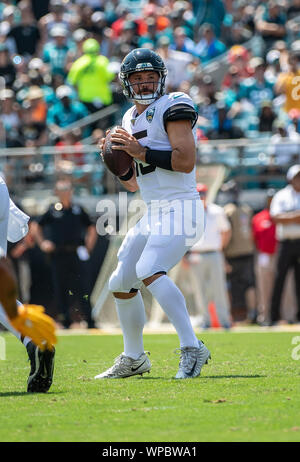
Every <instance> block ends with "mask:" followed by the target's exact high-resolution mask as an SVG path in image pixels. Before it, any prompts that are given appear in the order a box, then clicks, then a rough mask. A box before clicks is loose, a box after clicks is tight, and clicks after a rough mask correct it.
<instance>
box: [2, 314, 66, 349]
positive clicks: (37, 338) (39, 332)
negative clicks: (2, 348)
mask: <svg viewBox="0 0 300 462" xmlns="http://www.w3.org/2000/svg"><path fill="white" fill-rule="evenodd" d="M44 311H45V309H44V307H43V306H40V305H23V306H18V315H17V316H16V317H15V318H13V319H11V320H10V322H11V324H12V326H13V327H14V328H15V329H16V330H17V331H18V332H20V334H21V335H23V336H24V337H30V338H31V340H32V341H33V343H35V344H36V345H37V346H38V347H39V348H40V349H41V350H45V349H48V350H51V349H52V346H53V345H54V344H55V343H56V342H57V339H56V335H55V323H54V321H53V319H52V318H50V316H48V315H47V314H45V313H44Z"/></svg>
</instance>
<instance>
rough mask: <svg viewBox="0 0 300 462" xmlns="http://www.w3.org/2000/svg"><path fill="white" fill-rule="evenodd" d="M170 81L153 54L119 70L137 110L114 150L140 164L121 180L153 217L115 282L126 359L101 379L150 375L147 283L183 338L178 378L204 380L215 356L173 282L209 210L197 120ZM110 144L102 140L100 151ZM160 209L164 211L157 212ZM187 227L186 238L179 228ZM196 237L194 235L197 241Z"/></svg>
mask: <svg viewBox="0 0 300 462" xmlns="http://www.w3.org/2000/svg"><path fill="white" fill-rule="evenodd" d="M166 75H167V69H166V66H165V64H164V62H163V60H162V59H161V57H160V56H159V55H158V54H157V53H155V52H154V51H152V50H149V49H146V48H138V49H135V50H133V51H131V52H130V53H129V54H128V55H127V56H126V57H125V58H124V60H123V62H122V64H121V68H120V75H119V77H120V81H121V83H122V86H123V92H124V94H125V95H126V96H127V98H129V99H130V100H132V101H133V103H134V104H133V106H132V107H131V108H130V109H129V110H128V111H127V112H126V113H125V115H124V117H123V121H122V128H119V129H117V130H116V131H115V133H114V134H112V135H111V140H112V142H113V146H112V147H113V149H122V150H124V151H126V152H127V153H128V154H129V155H130V156H131V157H132V158H133V162H132V166H131V167H130V168H129V170H128V172H127V173H126V174H125V175H124V176H122V177H120V178H119V179H120V181H121V182H122V184H123V185H124V186H125V188H127V189H128V190H129V191H132V192H134V191H137V190H138V189H139V190H140V194H141V197H142V199H143V200H144V202H145V203H146V205H147V212H146V213H145V215H144V216H143V217H142V218H141V220H140V221H139V222H138V223H137V224H136V225H135V226H134V227H133V228H131V229H130V230H129V231H128V233H127V235H126V236H125V239H124V241H123V243H122V245H121V247H120V249H119V252H118V264H117V268H116V269H115V271H114V272H113V273H112V275H111V277H110V280H109V289H110V290H111V292H112V293H113V295H114V298H115V303H116V309H117V313H118V317H119V320H120V324H121V328H122V332H123V338H124V352H123V353H122V354H121V355H120V356H118V357H117V358H116V360H115V362H114V364H113V366H112V367H111V368H109V369H108V370H106V371H105V372H103V373H101V374H99V375H97V376H96V377H95V378H97V379H104V378H122V377H129V376H132V375H137V374H143V373H145V372H149V371H150V368H151V363H150V360H149V358H148V356H147V355H146V353H145V351H144V346H143V328H144V324H145V307H144V303H143V299H142V296H141V293H140V291H139V289H140V288H141V286H142V284H144V285H145V286H146V287H147V289H148V290H149V291H150V293H151V294H152V296H153V297H154V298H155V299H156V300H157V301H158V303H159V304H160V306H161V307H162V308H163V310H164V311H165V313H166V315H167V316H168V318H169V320H170V322H171V323H172V324H173V326H174V328H175V329H176V332H177V334H178V337H179V341H180V362H179V369H178V371H177V374H176V378H177V379H186V378H193V377H197V376H199V375H200V372H201V369H202V366H203V365H204V364H205V363H207V361H208V359H209V358H210V352H209V350H208V349H207V348H206V346H205V345H204V344H203V342H201V341H200V340H198V339H197V337H196V335H195V333H194V331H193V328H192V325H191V322H190V318H189V314H188V310H187V307H186V303H185V299H184V297H183V294H182V293H181V291H180V290H179V289H178V287H177V286H176V285H175V284H174V282H173V281H172V280H171V279H170V278H169V277H168V275H167V273H168V271H169V270H170V269H171V268H172V267H173V266H175V265H176V264H177V263H178V262H179V261H180V260H181V258H182V257H183V256H184V254H185V253H186V252H187V250H188V249H189V248H190V246H191V245H193V244H194V243H195V242H197V240H199V238H200V237H201V235H202V233H203V230H204V210H203V205H202V203H201V201H200V198H199V194H198V193H197V190H196V175H195V157H196V149H195V131H194V125H195V123H196V120H197V113H196V111H195V109H194V106H193V102H192V100H191V98H190V97H189V96H188V95H186V94H184V93H180V92H178V93H170V94H165V79H166ZM104 142H105V138H102V139H101V140H100V145H99V146H100V149H103V146H104ZM114 143H115V144H114ZM158 203H160V204H162V203H163V204H164V205H163V206H159V207H158V206H157V204H158ZM173 203H176V204H179V207H178V210H179V211H180V213H178V210H177V212H176V210H174V209H173V208H172V207H170V204H173ZM187 205H188V206H187ZM166 223H168V224H169V226H165V224H166ZM182 223H183V224H184V226H183V227H182V226H181V228H180V229H181V232H180V233H179V232H178V229H179V228H178V225H181V224H182ZM166 229H168V232H165V231H166ZM189 230H194V234H192V235H191V234H190V232H189Z"/></svg>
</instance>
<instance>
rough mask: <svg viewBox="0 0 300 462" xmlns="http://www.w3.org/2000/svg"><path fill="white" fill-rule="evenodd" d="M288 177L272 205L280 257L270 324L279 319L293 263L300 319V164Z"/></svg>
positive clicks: (271, 210)
mask: <svg viewBox="0 0 300 462" xmlns="http://www.w3.org/2000/svg"><path fill="white" fill-rule="evenodd" d="M287 181H288V182H289V184H288V186H286V187H285V188H283V189H281V190H280V191H278V192H277V193H276V194H275V196H274V198H273V200H272V202H271V208H270V214H271V217H272V219H273V220H274V222H275V223H276V234H277V239H278V240H279V249H278V261H277V268H276V274H275V280H274V286H273V292H272V298H271V309H270V314H271V319H270V321H271V325H272V324H276V323H277V322H278V321H279V320H280V302H281V296H282V292H283V287H284V282H285V278H286V275H287V273H288V271H289V269H290V268H291V267H292V268H293V269H294V275H295V288H296V298H297V306H298V311H297V320H298V322H300V165H293V166H292V167H290V168H289V170H288V172H287Z"/></svg>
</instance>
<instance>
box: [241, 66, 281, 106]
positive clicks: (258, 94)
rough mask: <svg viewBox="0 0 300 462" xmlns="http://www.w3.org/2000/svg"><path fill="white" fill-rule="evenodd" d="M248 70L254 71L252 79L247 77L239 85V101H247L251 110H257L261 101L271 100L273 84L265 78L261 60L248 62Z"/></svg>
mask: <svg viewBox="0 0 300 462" xmlns="http://www.w3.org/2000/svg"><path fill="white" fill-rule="evenodd" d="M249 65H250V68H252V69H253V70H254V75H253V77H249V78H248V79H246V80H245V81H244V82H243V83H242V84H241V91H240V95H239V96H240V99H246V100H248V101H249V102H250V103H251V104H252V106H253V108H256V109H257V108H259V107H260V105H261V103H262V101H264V100H271V101H272V100H273V97H274V91H273V86H274V82H273V81H269V80H267V79H266V77H265V63H264V60H263V59H262V58H257V57H256V58H253V59H251V60H250V63H249Z"/></svg>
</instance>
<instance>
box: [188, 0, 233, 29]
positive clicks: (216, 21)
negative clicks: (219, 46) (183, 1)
mask: <svg viewBox="0 0 300 462" xmlns="http://www.w3.org/2000/svg"><path fill="white" fill-rule="evenodd" d="M192 5H193V12H194V15H195V17H196V21H195V22H196V26H197V27H199V26H201V25H202V24H204V23H208V24H211V25H212V26H213V28H214V31H215V34H216V36H217V37H220V35H221V26H222V24H223V21H224V18H225V15H226V10H225V6H224V2H223V1H222V0H192Z"/></svg>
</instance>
